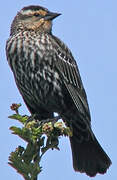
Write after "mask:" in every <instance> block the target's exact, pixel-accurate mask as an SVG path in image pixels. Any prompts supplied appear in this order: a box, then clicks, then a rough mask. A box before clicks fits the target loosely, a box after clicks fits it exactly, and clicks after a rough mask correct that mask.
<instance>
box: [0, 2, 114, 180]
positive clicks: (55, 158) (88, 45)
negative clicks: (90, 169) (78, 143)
mask: <svg viewBox="0 0 117 180" xmlns="http://www.w3.org/2000/svg"><path fill="white" fill-rule="evenodd" d="M32 4H35V5H38V4H39V5H42V6H44V7H47V8H48V9H49V10H51V11H55V12H60V13H62V16H60V17H58V18H57V19H56V20H55V21H54V25H53V33H54V34H55V35H56V36H58V37H59V38H61V39H62V40H63V41H64V42H65V43H66V44H67V45H68V47H69V48H70V49H71V50H72V53H73V55H74V57H75V59H76V60H77V63H78V65H79V69H80V73H81V76H82V80H83V83H84V87H85V89H86V92H87V96H88V102H89V106H90V111H91V116H92V128H93V130H94V133H95V135H96V137H97V139H98V140H99V142H100V144H101V145H102V147H103V148H104V149H105V151H106V152H107V154H108V155H109V156H110V158H111V159H112V165H111V167H110V169H109V170H108V172H107V174H105V175H97V176H96V177H95V178H94V179H95V180H102V179H103V180H111V179H116V178H117V174H116V171H117V140H116V137H117V128H116V127H117V78H116V76H117V9H116V7H117V1H116V0H77V1H68V0H62V1H55V0H43V1H41V0H40V1H39V0H28V1H25V0H20V1H16V0H12V1H7V0H4V1H1V5H0V23H1V27H0V82H1V83H0V84H1V85H0V100H1V101H0V116H1V118H0V119H1V121H0V122H1V123H0V124H1V125H0V137H1V140H0V144H1V148H0V172H1V173H0V179H12V180H16V179H17V180H21V179H22V180H23V178H22V177H21V176H20V175H19V174H17V173H16V171H15V170H14V169H12V168H11V167H10V166H9V165H8V164H7V162H8V156H9V153H10V152H11V151H14V149H15V148H16V147H17V146H18V145H25V143H24V142H23V141H22V140H20V139H19V138H18V137H16V136H14V135H12V134H11V132H10V130H9V127H10V126H12V125H18V123H17V122H14V121H13V120H10V119H8V118H7V117H8V116H9V115H10V114H12V112H11V110H10V108H9V107H10V105H11V104H12V103H13V102H16V103H22V108H21V113H22V114H29V112H28V110H27V108H26V106H25V104H24V102H23V100H22V98H21V96H20V94H19V92H18V90H17V88H16V85H15V82H14V78H13V74H12V72H11V70H10V68H9V66H8V64H7V61H6V55H5V43H6V40H7V38H8V36H9V30H10V24H11V22H12V20H13V18H14V16H15V15H16V13H17V11H19V10H20V9H21V8H22V7H24V6H26V5H32ZM60 149H61V151H60V152H59V151H49V152H48V153H47V154H46V155H45V157H44V158H43V161H42V166H43V172H42V173H41V175H40V177H39V179H41V180H45V179H51V180H54V179H56V180H60V179H61V180H65V179H67V180H71V179H73V180H78V179H80V180H88V179H90V178H89V177H88V176H86V175H84V174H80V173H75V172H74V171H73V168H72V158H71V150H70V144H69V141H68V139H67V138H61V140H60Z"/></svg>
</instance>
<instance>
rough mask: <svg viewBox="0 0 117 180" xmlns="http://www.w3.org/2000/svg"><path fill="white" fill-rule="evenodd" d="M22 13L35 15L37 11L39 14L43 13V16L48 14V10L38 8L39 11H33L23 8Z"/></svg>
mask: <svg viewBox="0 0 117 180" xmlns="http://www.w3.org/2000/svg"><path fill="white" fill-rule="evenodd" d="M20 13H21V14H22V15H29V14H30V15H33V14H34V13H37V14H40V15H43V16H45V15H46V14H47V12H46V11H44V10H41V9H40V10H37V11H32V10H30V9H28V10H21V11H20Z"/></svg>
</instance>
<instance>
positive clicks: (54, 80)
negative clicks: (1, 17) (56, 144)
mask: <svg viewBox="0 0 117 180" xmlns="http://www.w3.org/2000/svg"><path fill="white" fill-rule="evenodd" d="M6 53H7V59H8V63H9V65H10V67H11V69H12V71H13V74H14V77H15V81H16V84H17V87H18V89H19V91H20V93H21V95H22V97H23V99H24V101H25V103H26V105H27V107H28V109H29V111H30V112H31V113H32V114H33V113H34V114H38V118H39V119H41V120H42V119H45V118H51V117H53V113H54V112H57V113H58V114H60V115H61V118H62V119H63V120H64V121H65V122H66V123H67V124H68V125H69V126H70V127H71V128H72V130H73V136H72V137H70V142H71V149H72V156H73V167H74V169H75V171H80V172H85V173H86V174H87V175H89V176H91V177H92V176H95V175H96V174H97V173H101V174H104V173H105V172H106V170H107V168H108V167H109V166H110V164H111V160H110V159H109V157H108V156H107V154H106V153H105V152H104V150H103V149H102V147H101V146H100V145H99V143H98V141H97V140H96V137H95V135H94V134H93V132H92V130H91V118H90V111H89V106H88V102H87V96H86V93H85V90H84V87H83V84H82V81H81V77H80V73H79V70H78V67H77V64H76V61H75V60H74V58H73V56H72V53H71V51H70V50H69V49H68V47H67V46H66V45H65V44H64V43H63V42H62V41H61V40H59V39H58V38H57V37H55V36H53V35H52V34H51V33H45V32H42V33H41V32H38V31H37V32H35V31H20V32H18V33H17V34H14V35H13V36H10V38H9V39H8V41H7V45H6Z"/></svg>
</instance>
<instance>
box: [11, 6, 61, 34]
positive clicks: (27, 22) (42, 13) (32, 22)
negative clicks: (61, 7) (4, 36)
mask: <svg viewBox="0 0 117 180" xmlns="http://www.w3.org/2000/svg"><path fill="white" fill-rule="evenodd" d="M59 15H61V14H60V13H53V12H50V11H49V10H48V9H46V8H44V7H41V6H27V7H24V8H23V9H21V11H20V12H18V13H17V15H16V17H15V18H14V20H13V23H12V25H11V35H13V34H16V33H17V32H18V31H25V30H29V31H30V30H34V31H40V32H51V29H52V20H53V19H55V18H56V17H57V16H59Z"/></svg>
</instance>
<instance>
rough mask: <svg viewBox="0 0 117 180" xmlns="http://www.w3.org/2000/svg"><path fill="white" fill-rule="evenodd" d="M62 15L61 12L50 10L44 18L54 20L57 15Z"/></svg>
mask: <svg viewBox="0 0 117 180" xmlns="http://www.w3.org/2000/svg"><path fill="white" fill-rule="evenodd" d="M60 15H61V14H60V13H53V12H48V13H47V14H46V15H45V17H44V19H45V20H53V19H55V18H56V17H58V16H60Z"/></svg>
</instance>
